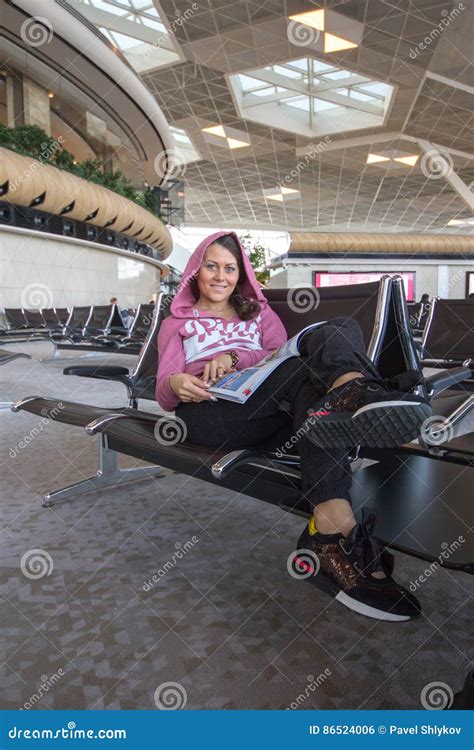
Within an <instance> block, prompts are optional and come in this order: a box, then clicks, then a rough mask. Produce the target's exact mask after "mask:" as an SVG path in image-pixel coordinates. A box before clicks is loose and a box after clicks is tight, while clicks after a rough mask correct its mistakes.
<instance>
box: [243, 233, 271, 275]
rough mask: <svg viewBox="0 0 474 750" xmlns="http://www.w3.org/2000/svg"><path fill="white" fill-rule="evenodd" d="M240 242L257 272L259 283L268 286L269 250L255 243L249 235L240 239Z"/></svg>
mask: <svg viewBox="0 0 474 750" xmlns="http://www.w3.org/2000/svg"><path fill="white" fill-rule="evenodd" d="M239 239H240V242H241V243H242V246H243V248H244V250H245V252H246V253H247V255H248V259H249V261H250V264H251V266H252V268H253V270H254V271H255V276H256V277H257V281H259V282H260V283H261V284H266V283H267V281H268V279H269V278H270V271H269V270H268V269H267V267H266V265H267V248H266V247H264V245H261V244H260V243H258V242H256V243H254V242H253V240H252V238H251V236H250V235H249V234H245V235H242V236H241V237H239Z"/></svg>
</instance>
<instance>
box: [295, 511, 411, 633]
mask: <svg viewBox="0 0 474 750" xmlns="http://www.w3.org/2000/svg"><path fill="white" fill-rule="evenodd" d="M374 521H375V515H374V514H373V511H372V512H369V513H368V512H367V511H365V515H363V519H362V522H361V523H359V524H357V526H355V527H354V528H353V529H352V531H351V533H350V534H349V536H347V537H344V536H343V535H342V534H331V535H327V534H319V533H318V532H315V533H310V529H309V527H308V526H306V528H305V530H304V531H303V533H302V534H301V536H300V538H299V540H298V548H297V550H296V551H295V552H294V553H293V554H292V556H291V558H290V560H289V563H288V569H289V570H290V573H291V575H293V576H294V577H295V578H301V579H304V580H307V581H309V583H312V584H313V585H314V586H317V587H318V588H320V589H321V590H322V591H325V592H326V593H328V594H330V595H331V596H334V598H335V599H336V600H337V601H338V602H340V603H341V604H344V606H346V607H348V608H349V609H352V610H354V612H358V613H359V614H361V615H365V616H366V617H374V618H376V619H378V620H391V621H394V622H401V621H403V620H411V619H412V618H413V617H417V616H418V615H419V614H420V613H421V605H420V603H419V601H418V600H417V599H416V597H415V596H413V594H411V593H410V592H409V591H408V590H407V589H405V588H404V587H403V586H400V584H398V583H396V581H394V580H393V578H392V573H393V568H394V558H393V555H392V554H390V552H388V551H387V550H386V549H384V547H383V544H382V542H381V541H380V539H378V538H377V537H374V536H372V528H373V524H374ZM379 572H380V573H384V574H385V577H383V578H379V577H377V578H376V577H374V575H373V573H379Z"/></svg>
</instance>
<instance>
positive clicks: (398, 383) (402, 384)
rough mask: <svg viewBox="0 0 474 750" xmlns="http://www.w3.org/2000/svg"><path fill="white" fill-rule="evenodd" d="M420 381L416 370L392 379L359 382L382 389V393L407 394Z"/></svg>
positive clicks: (368, 379)
mask: <svg viewBox="0 0 474 750" xmlns="http://www.w3.org/2000/svg"><path fill="white" fill-rule="evenodd" d="M421 381H422V378H421V377H420V375H419V374H418V373H417V372H416V370H407V371H406V372H402V373H400V374H399V375H395V376H394V377H393V378H375V377H374V378H372V377H368V378H364V380H361V381H359V382H360V383H361V384H364V383H369V384H370V383H373V384H374V385H377V386H379V387H380V388H383V390H384V391H400V392H403V393H409V392H410V391H412V390H413V388H415V387H416V386H417V385H419V384H420V383H421Z"/></svg>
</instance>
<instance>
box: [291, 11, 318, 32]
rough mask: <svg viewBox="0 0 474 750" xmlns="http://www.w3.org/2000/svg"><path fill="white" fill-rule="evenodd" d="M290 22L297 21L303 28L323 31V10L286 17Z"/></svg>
mask: <svg viewBox="0 0 474 750" xmlns="http://www.w3.org/2000/svg"><path fill="white" fill-rule="evenodd" d="M288 18H289V19H290V21H298V22H299V23H302V24H303V26H310V27H311V28H312V29H319V30H320V31H324V9H322V10H310V11H308V12H307V13H296V14H295V15H293V16H288Z"/></svg>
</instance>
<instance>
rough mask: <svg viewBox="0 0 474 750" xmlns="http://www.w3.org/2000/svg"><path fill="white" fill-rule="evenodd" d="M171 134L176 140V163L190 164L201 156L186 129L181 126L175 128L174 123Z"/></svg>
mask: <svg viewBox="0 0 474 750" xmlns="http://www.w3.org/2000/svg"><path fill="white" fill-rule="evenodd" d="M170 131H171V135H172V136H173V138H174V142H175V149H174V150H175V156H176V163H177V164H178V165H181V164H189V163H190V162H192V161H197V160H198V159H200V158H201V155H200V154H199V152H198V151H197V149H196V148H195V147H194V144H193V142H192V140H191V138H190V137H189V136H188V134H187V133H186V131H185V130H181V128H175V127H174V126H173V125H171V126H170Z"/></svg>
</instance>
